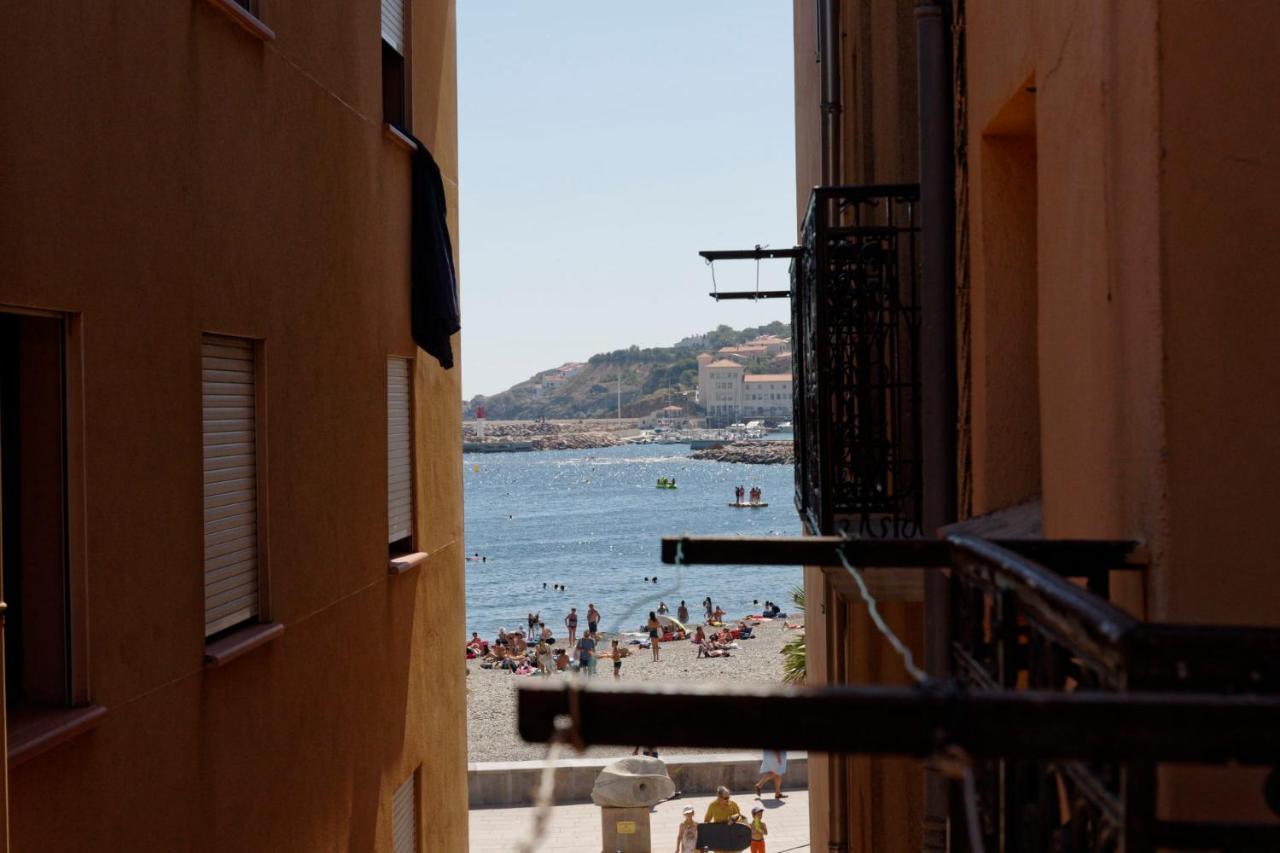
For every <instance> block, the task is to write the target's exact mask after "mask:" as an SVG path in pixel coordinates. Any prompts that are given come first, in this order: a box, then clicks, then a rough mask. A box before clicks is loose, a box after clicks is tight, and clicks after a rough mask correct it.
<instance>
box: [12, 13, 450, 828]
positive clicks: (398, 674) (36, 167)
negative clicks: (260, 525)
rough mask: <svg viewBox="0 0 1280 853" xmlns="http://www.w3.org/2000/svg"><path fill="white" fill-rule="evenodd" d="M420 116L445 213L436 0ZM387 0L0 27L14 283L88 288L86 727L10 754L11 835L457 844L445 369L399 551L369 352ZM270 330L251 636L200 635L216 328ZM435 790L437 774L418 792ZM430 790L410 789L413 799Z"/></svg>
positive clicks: (388, 180) (385, 248) (422, 65)
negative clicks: (408, 782) (407, 536)
mask: <svg viewBox="0 0 1280 853" xmlns="http://www.w3.org/2000/svg"><path fill="white" fill-rule="evenodd" d="M412 5H413V10H412V30H413V35H412V40H411V47H410V64H411V69H412V75H411V76H412V81H411V91H412V97H413V103H412V116H413V129H414V131H415V132H416V133H417V135H418V136H419V137H421V138H422V139H423V140H424V141H425V142H427V143H428V144H429V145H430V146H432V148H433V151H434V153H435V156H436V159H437V160H438V161H439V163H440V165H441V168H442V170H443V172H444V174H445V178H446V188H447V191H448V196H449V202H450V213H451V216H452V217H453V220H452V222H453V224H454V227H455V236H456V205H457V150H456V140H455V128H456V106H455V76H454V60H455V55H454V19H453V3H452V0H416V2H414V3H413V4H412ZM378 16H379V9H378V5H377V4H376V3H360V4H352V3H344V2H339V0H319V2H302V0H262V17H263V20H264V21H265V23H266V24H267V25H268V26H269V27H271V28H272V29H273V30H274V32H275V35H276V38H275V39H274V40H273V41H266V42H263V41H260V40H258V39H256V38H254V37H252V36H250V35H249V34H248V33H246V32H245V31H244V30H242V29H240V28H238V27H237V26H236V25H235V24H233V23H232V22H231V21H230V20H229V18H228V17H227V16H226V15H225V14H224V13H222V12H220V11H218V10H217V9H215V8H214V7H213V6H212V5H210V4H209V3H207V2H204V0H180V2H175V3H162V4H147V5H145V6H144V5H139V4H135V3H124V2H118V0H109V2H101V3H90V4H62V3H37V4H27V5H25V6H15V7H13V8H12V9H9V10H8V17H7V20H6V25H5V28H4V33H3V35H0V106H2V107H3V112H4V115H5V121H4V123H3V125H2V126H0V163H3V167H2V169H3V173H4V179H3V180H2V181H0V258H3V270H4V272H3V276H0V307H3V306H27V307H37V308H42V309H50V310H57V311H65V312H68V313H70V314H73V315H75V316H76V317H77V328H78V330H79V337H80V341H79V347H78V351H79V361H78V364H76V365H73V366H72V369H73V370H75V371H78V372H79V373H80V374H81V376H82V386H83V396H82V399H80V400H77V401H75V402H74V404H75V405H77V406H79V407H80V412H81V419H82V422H83V442H82V451H83V452H82V459H81V460H80V461H79V464H80V466H81V470H82V472H83V484H84V498H83V506H84V509H85V513H84V518H83V533H84V535H83V545H84V547H83V553H84V558H83V565H84V568H85V577H86V578H87V598H86V605H87V607H86V611H87V623H86V624H87V645H88V675H89V682H90V691H91V696H92V700H93V701H94V702H97V703H101V704H102V705H104V706H106V708H107V709H108V715H107V717H106V719H105V721H104V722H102V724H101V725H100V726H99V727H98V728H97V729H95V730H94V731H92V732H91V733H88V734H85V735H82V736H80V737H78V738H76V739H75V740H73V741H71V742H68V743H66V744H64V745H61V746H59V747H57V748H56V749H54V750H52V751H50V752H47V753H44V754H42V755H40V756H38V757H36V758H34V759H32V760H30V761H28V762H26V763H24V764H22V765H20V766H18V767H16V768H14V769H13V770H12V771H11V774H10V779H9V794H10V810H9V815H10V823H11V832H12V839H13V847H14V849H17V850H41V851H59V850H86V849H99V850H136V851H144V850H157V851H160V850H164V851H169V850H180V849H181V850H202V849H206V850H389V849H390V844H391V837H390V828H391V823H390V812H389V808H390V794H391V792H392V791H393V790H394V789H395V787H396V786H397V785H398V784H399V783H400V782H401V781H402V780H403V779H404V778H405V777H406V776H407V775H408V773H409V772H410V771H411V770H412V769H413V768H414V767H416V766H418V765H420V764H421V765H422V766H423V774H422V783H423V785H422V786H421V788H420V796H421V798H422V805H423V807H424V808H423V814H424V817H425V818H426V819H425V820H424V821H423V822H422V826H423V849H424V850H442V851H457V850H465V849H466V807H467V803H466V785H465V771H466V765H465V760H466V748H465V727H464V726H465V722H464V721H465V704H464V703H465V701H466V697H465V686H464V682H463V675H464V671H463V667H462V665H461V663H458V664H457V665H454V663H453V662H454V660H455V656H454V655H453V651H454V645H453V642H454V640H455V639H456V638H458V637H461V636H462V635H463V624H462V608H461V606H460V605H461V602H462V600H463V573H462V561H461V551H460V548H461V545H460V541H461V528H462V516H461V497H460V495H461V483H460V478H461V472H460V470H459V468H458V464H457V459H458V456H459V454H460V446H459V442H460V435H459V431H458V429H457V421H458V418H459V411H458V409H459V400H460V388H459V381H458V370H456V369H455V370H454V371H451V372H448V373H446V372H444V371H442V370H440V369H439V367H438V366H437V365H436V364H435V363H434V361H430V360H428V359H426V358H425V357H423V356H422V355H421V354H419V357H418V366H417V370H416V382H415V388H416V393H417V408H416V412H417V433H418V442H417V446H416V454H417V467H418V492H417V495H416V498H417V506H418V508H419V512H418V516H417V519H416V521H417V539H418V545H419V548H420V549H421V550H424V551H428V552H429V553H430V554H431V558H430V560H429V561H428V562H427V563H426V564H425V565H422V566H421V567H419V568H418V569H416V570H414V571H413V572H411V573H408V574H406V575H403V576H398V577H392V576H389V575H388V573H387V560H386V547H387V546H386V541H385V540H386V512H387V500H386V491H387V485H386V426H385V425H386V420H385V413H386V378H385V377H386V374H385V371H386V359H387V357H388V355H392V354H397V355H410V354H412V353H413V352H414V349H413V346H412V342H411V341H410V339H409V334H408V316H407V313H406V312H407V306H408V283H407V276H408V259H409V250H408V213H409V155H408V152H407V151H405V150H404V149H403V148H401V147H399V146H397V145H396V144H394V143H392V142H390V141H388V140H387V139H386V138H385V137H384V132H383V125H382V121H381V95H380V85H381V84H380V73H381V72H380V64H379V17H378ZM205 331H212V332H220V333H225V334H231V335H240V336H246V337H254V338H260V339H262V340H263V341H264V344H263V353H264V355H263V357H264V360H265V370H266V407H265V411H264V412H261V413H260V414H259V417H260V418H265V432H264V435H265V439H266V449H265V455H264V457H263V458H264V462H265V466H266V478H265V482H266V484H267V493H266V495H265V496H263V497H264V499H265V501H266V503H267V513H266V518H267V520H268V523H269V533H268V538H267V539H266V542H265V544H264V556H265V557H266V558H267V562H268V563H269V567H268V571H269V578H268V579H269V584H270V591H271V592H270V599H271V600H270V616H271V618H272V619H273V620H274V621H277V622H280V623H282V624H283V625H284V626H285V633H284V635H283V636H282V637H281V638H279V639H278V640H276V641H274V642H272V643H270V644H269V645H268V646H266V647H264V648H261V649H258V650H256V651H254V652H252V653H250V654H249V655H247V656H245V657H242V658H240V659H237V660H235V661H233V662H232V663H230V664H229V665H227V666H226V667H224V668H222V669H217V670H211V669H206V668H204V667H203V666H202V653H203V636H202V617H203V605H202V595H203V591H202V590H203V579H202V569H201V567H202V532H201V519H202V510H201V506H202V504H201V466H200V459H201V432H200V391H201V383H200V336H201V333H202V332H205ZM428 789H429V792H430V799H429V800H428V799H427V792H428ZM428 802H429V804H430V807H429V808H426V806H427V804H428Z"/></svg>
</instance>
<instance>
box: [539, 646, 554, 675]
mask: <svg viewBox="0 0 1280 853" xmlns="http://www.w3.org/2000/svg"><path fill="white" fill-rule="evenodd" d="M554 665H555V664H554V663H553V662H552V660H551V644H550V643H548V642H547V641H546V640H545V639H542V640H539V641H538V672H540V673H542V677H543V678H546V677H548V676H550V675H551V668H552V667H553V666H554Z"/></svg>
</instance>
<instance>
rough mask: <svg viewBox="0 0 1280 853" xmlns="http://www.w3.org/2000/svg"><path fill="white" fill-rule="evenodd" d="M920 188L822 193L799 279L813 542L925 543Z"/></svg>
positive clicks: (795, 270) (797, 319) (800, 434)
mask: <svg viewBox="0 0 1280 853" xmlns="http://www.w3.org/2000/svg"><path fill="white" fill-rule="evenodd" d="M919 197H920V189H919V187H918V186H917V185H915V184H904V185H891V186H867V187H819V188H818V189H815V190H814V191H813V194H812V196H810V198H809V208H808V212H807V213H806V215H805V219H804V228H803V235H802V238H801V245H800V247H799V250H800V251H799V256H798V257H797V258H796V260H795V261H794V262H793V263H792V267H791V317H792V319H791V334H792V341H793V344H792V346H793V349H792V352H793V355H792V371H793V377H794V378H793V383H792V387H793V393H794V395H795V413H794V424H795V436H796V439H795V441H796V463H797V464H796V507H797V509H799V511H800V513H801V516H802V517H803V518H804V519H805V521H806V523H807V525H808V526H809V528H810V530H811V531H812V532H815V533H837V532H845V533H848V534H850V535H857V536H878V537H904V536H916V535H918V534H919V532H920V518H921V465H920V455H921V452H920V446H921V445H920V438H921V437H920V428H921V424H920V404H921V398H920V357H919V344H920V298H919V297H920V293H919V290H920V285H919V282H920V239H919V233H920V228H919V225H918V224H917V208H918V206H919V205H918V201H919Z"/></svg>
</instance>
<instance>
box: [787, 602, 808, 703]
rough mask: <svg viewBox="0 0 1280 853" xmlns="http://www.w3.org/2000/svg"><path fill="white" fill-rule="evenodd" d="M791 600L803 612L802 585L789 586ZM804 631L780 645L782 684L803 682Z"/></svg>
mask: <svg viewBox="0 0 1280 853" xmlns="http://www.w3.org/2000/svg"><path fill="white" fill-rule="evenodd" d="M791 601H792V602H793V603H794V604H795V606H796V610H797V611H798V612H800V613H803V612H804V587H802V586H798V585H797V586H794V587H792V588H791ZM804 665H805V649H804V632H801V633H799V634H796V635H795V636H794V637H792V638H791V639H789V640H787V641H786V643H784V644H783V646H782V681H783V683H784V684H797V685H799V684H804Z"/></svg>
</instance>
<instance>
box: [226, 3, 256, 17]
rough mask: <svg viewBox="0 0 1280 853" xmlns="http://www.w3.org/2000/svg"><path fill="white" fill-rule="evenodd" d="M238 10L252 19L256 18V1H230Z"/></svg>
mask: <svg viewBox="0 0 1280 853" xmlns="http://www.w3.org/2000/svg"><path fill="white" fill-rule="evenodd" d="M232 2H233V3H235V4H236V5H237V6H239V7H240V8H242V9H244V10H245V11H246V12H248V13H249V14H250V15H253V16H254V17H257V16H258V0H232Z"/></svg>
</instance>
